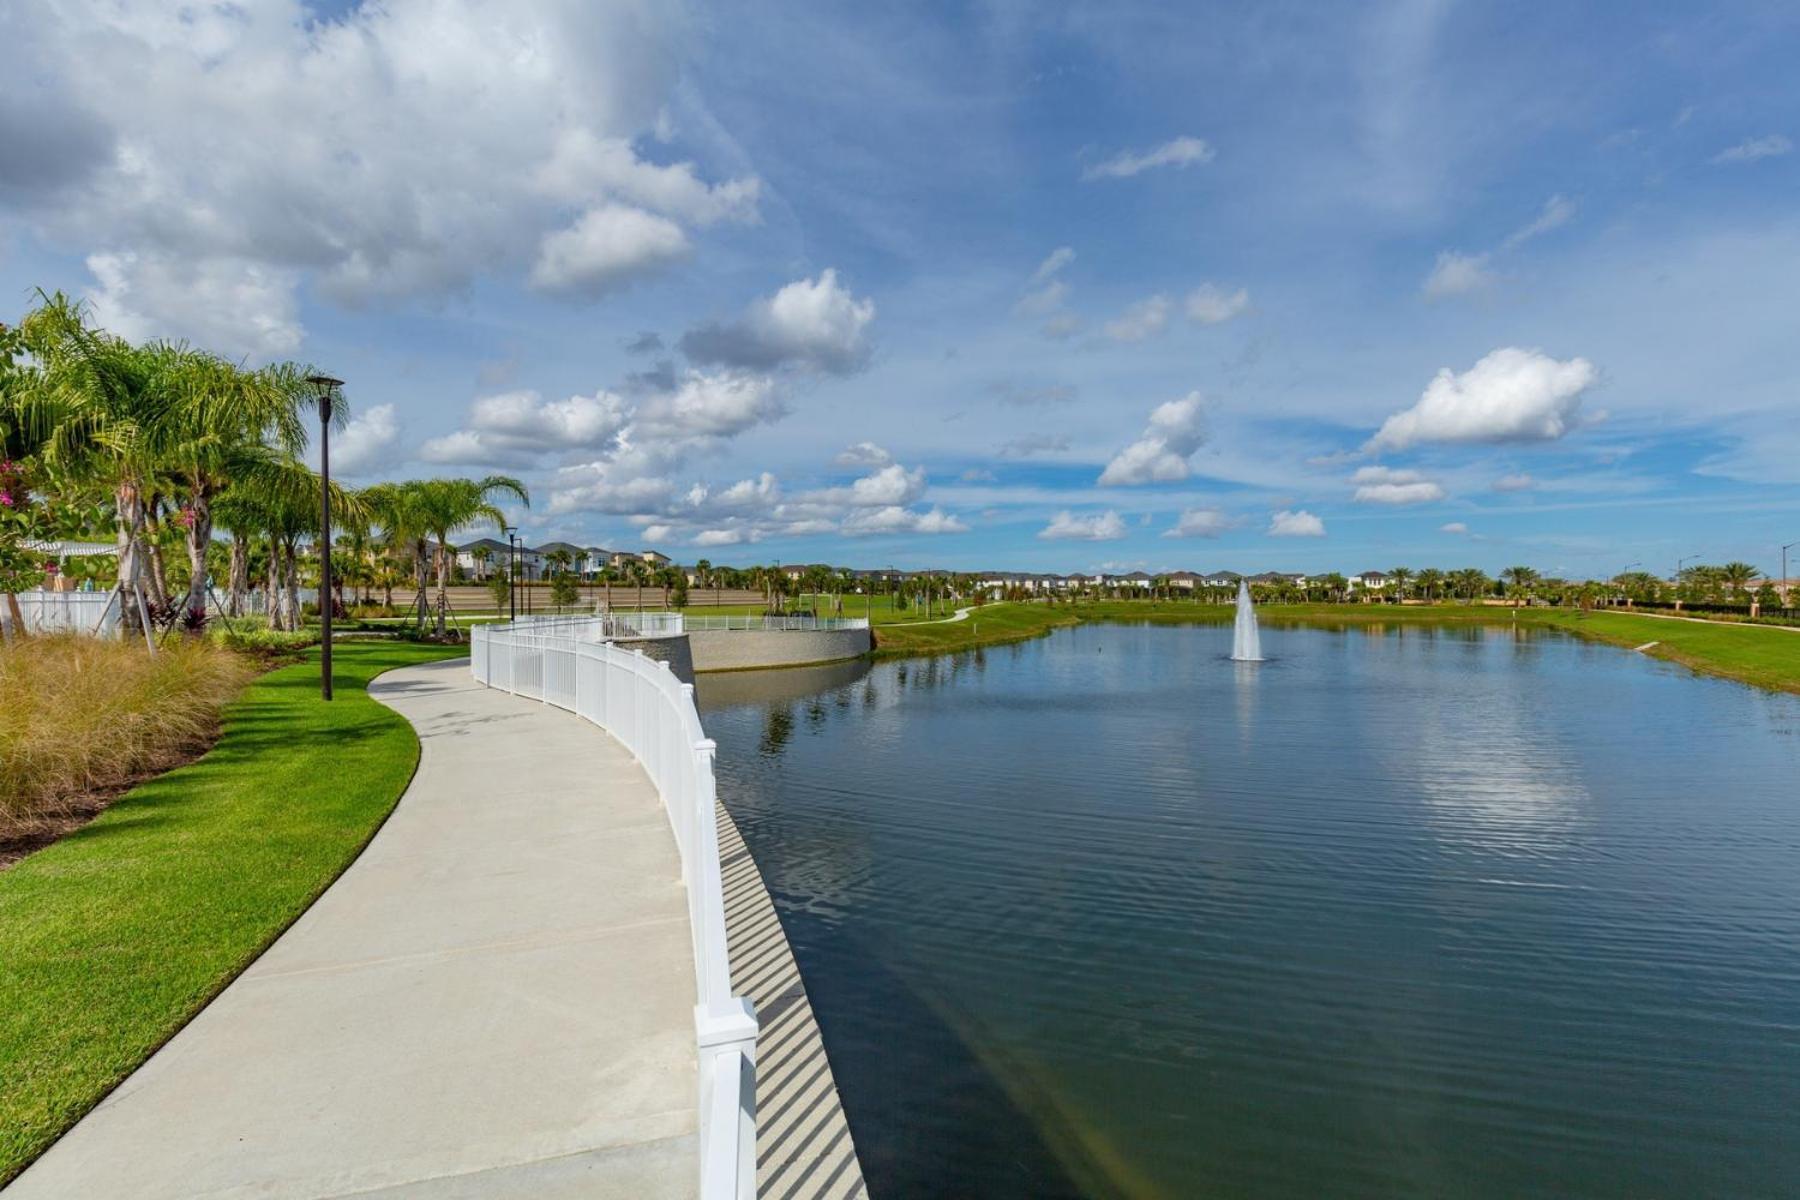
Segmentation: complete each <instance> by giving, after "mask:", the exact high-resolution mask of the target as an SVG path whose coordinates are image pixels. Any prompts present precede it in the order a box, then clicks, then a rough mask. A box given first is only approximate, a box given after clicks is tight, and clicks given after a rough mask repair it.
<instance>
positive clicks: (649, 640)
mask: <svg viewBox="0 0 1800 1200" xmlns="http://www.w3.org/2000/svg"><path fill="white" fill-rule="evenodd" d="M613 644H614V645H616V646H618V648H619V649H621V650H642V651H643V652H644V657H645V658H654V659H655V660H656V661H657V662H666V663H668V664H669V669H670V670H671V671H673V672H675V678H677V679H679V680H681V681H682V682H683V683H692V682H694V659H693V654H692V648H691V647H690V646H689V645H688V635H687V634H685V633H677V634H671V635H669V636H667V637H640V638H619V639H618V640H617V641H616V642H614V643H613Z"/></svg>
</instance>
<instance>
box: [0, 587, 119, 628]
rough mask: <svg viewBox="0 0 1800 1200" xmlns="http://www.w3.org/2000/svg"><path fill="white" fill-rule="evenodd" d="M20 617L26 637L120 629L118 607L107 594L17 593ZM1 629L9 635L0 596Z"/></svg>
mask: <svg viewBox="0 0 1800 1200" xmlns="http://www.w3.org/2000/svg"><path fill="white" fill-rule="evenodd" d="M18 600H19V615H20V616H22V617H24V618H25V631H26V632H27V633H96V632H97V633H100V634H103V635H104V634H110V633H112V631H113V630H115V629H117V628H118V626H119V606H118V604H117V603H115V602H114V601H113V597H112V593H111V592H110V591H107V592H43V591H30V592H20V593H19V594H18ZM0 628H4V629H5V631H6V632H7V633H11V632H12V613H11V610H10V609H9V608H8V607H7V605H6V599H5V597H3V596H0Z"/></svg>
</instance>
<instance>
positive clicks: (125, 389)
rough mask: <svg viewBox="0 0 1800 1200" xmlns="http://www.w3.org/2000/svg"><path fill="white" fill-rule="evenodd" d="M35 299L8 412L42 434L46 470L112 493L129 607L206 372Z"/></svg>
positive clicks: (184, 353)
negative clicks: (175, 444)
mask: <svg viewBox="0 0 1800 1200" xmlns="http://www.w3.org/2000/svg"><path fill="white" fill-rule="evenodd" d="M37 295H38V306H37V307H36V308H34V309H33V310H32V311H31V312H30V313H28V314H26V317H25V320H24V321H23V322H22V323H21V325H20V338H21V342H22V344H23V345H24V347H25V348H26V349H27V350H28V351H29V352H30V353H31V356H32V358H33V359H34V360H35V361H36V363H37V364H38V370H37V371H36V372H34V373H33V374H32V375H30V376H29V377H28V379H27V380H26V381H25V382H24V383H23V385H22V386H20V387H19V388H18V390H17V392H16V395H15V403H16V405H17V407H18V410H19V415H20V418H21V420H22V422H23V423H24V424H27V425H30V426H32V427H34V428H36V429H38V430H40V431H41V433H42V435H43V442H44V449H43V459H44V462H45V463H46V464H47V465H49V466H51V467H52V468H57V469H60V470H63V471H65V472H67V473H68V474H69V475H70V476H72V477H75V478H78V479H80V480H81V481H83V482H87V483H91V484H94V485H96V486H101V487H104V488H106V489H107V490H108V491H109V492H111V494H112V497H113V507H114V514H115V522H116V525H117V530H118V533H117V539H118V564H119V565H118V583H119V587H120V588H121V589H122V591H123V593H124V595H125V596H126V597H128V598H129V597H134V596H136V595H137V594H138V590H139V588H140V587H141V586H142V582H143V579H144V557H145V556H144V550H145V546H144V534H145V526H146V522H147V521H148V520H149V519H150V518H151V515H152V514H151V507H152V502H153V498H154V494H155V490H156V482H157V479H156V476H157V471H158V470H159V469H160V468H161V467H162V466H163V465H164V459H165V455H166V453H167V451H168V450H169V449H170V440H171V439H170V436H169V435H170V432H171V429H172V427H173V426H174V425H176V424H177V421H176V414H178V413H179V412H181V411H182V409H183V408H184V407H185V405H184V398H185V397H186V396H187V395H188V394H189V393H190V392H191V390H192V388H193V387H194V386H195V384H196V382H197V376H199V375H202V374H204V373H206V372H205V366H206V365H207V364H205V363H204V362H203V358H204V356H201V355H198V354H196V353H195V352H193V351H190V350H189V349H187V348H186V347H185V346H180V345H175V344H172V343H167V342H152V343H149V344H147V345H144V346H134V345H132V344H131V343H129V342H127V341H125V340H124V339H123V338H119V337H114V336H113V335H112V334H109V333H106V332H105V331H103V330H100V329H96V328H93V327H92V326H90V324H89V323H88V318H89V311H88V308H87V306H86V305H85V304H81V303H77V302H75V301H72V300H70V299H69V298H68V297H67V296H65V295H64V294H63V293H61V292H57V293H55V294H54V295H49V294H46V293H44V292H42V291H39V292H38V294H37ZM137 618H138V614H137V611H136V609H135V608H134V607H133V606H132V605H131V604H130V603H126V604H125V605H124V625H125V628H126V629H128V630H133V629H136V628H137V626H138V619H137Z"/></svg>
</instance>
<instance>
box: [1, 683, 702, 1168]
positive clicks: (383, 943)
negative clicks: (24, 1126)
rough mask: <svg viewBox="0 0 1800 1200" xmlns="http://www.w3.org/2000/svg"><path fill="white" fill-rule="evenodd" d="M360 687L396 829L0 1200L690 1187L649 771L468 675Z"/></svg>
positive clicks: (678, 895)
mask: <svg viewBox="0 0 1800 1200" xmlns="http://www.w3.org/2000/svg"><path fill="white" fill-rule="evenodd" d="M370 692H371V694H373V695H375V696H376V697H377V698H378V699H380V700H381V701H382V702H383V703H386V704H389V705H391V706H392V707H394V708H395V709H397V710H399V711H400V712H401V713H403V714H405V715H406V717H407V718H408V719H409V720H411V721H412V723H413V724H414V726H415V727H416V728H417V729H418V731H419V737H420V741H421V742H422V744H423V755H422V758H421V761H420V765H419V773H418V775H417V776H416V777H415V778H414V780H413V782H412V786H411V787H410V788H408V789H407V792H406V795H405V797H404V798H403V799H402V800H401V802H400V806H399V808H398V809H397V810H396V811H395V813H394V815H393V816H392V817H391V818H390V819H389V821H388V822H387V824H386V825H385V826H384V827H383V828H382V830H381V832H380V833H379V834H378V835H377V836H376V838H375V840H374V841H373V842H372V843H371V844H370V846H369V848H368V849H367V850H366V851H364V853H363V854H362V856H361V857H360V858H358V859H357V861H356V862H355V864H354V865H352V866H351V868H350V869H349V871H347V872H346V873H345V874H344V876H343V877H342V878H341V879H339V880H338V881H337V883H336V884H334V885H333V886H332V888H331V889H330V890H329V891H328V892H326V894H325V895H324V896H323V897H322V898H321V899H320V900H319V902H318V903H317V904H315V905H314V906H313V907H312V908H311V909H310V910H309V911H308V912H307V913H306V914H305V915H304V916H303V917H301V919H300V920H299V921H298V922H296V923H295V924H294V926H293V927H292V928H291V929H289V930H288V932H287V933H286V934H284V935H283V936H282V938H281V939H280V940H279V941H278V942H276V944H275V945H274V946H273V947H271V948H270V949H269V951H268V952H267V953H266V954H264V955H263V956H262V958H260V959H259V960H258V961H257V962H256V963H255V964H254V965H252V966H251V967H250V969H249V970H248V971H246V972H245V973H244V974H243V975H242V976H240V977H239V978H238V979H237V980H236V982H234V983H233V984H232V985H231V986H230V987H229V988H227V989H226V990H225V991H224V992H223V993H222V994H221V995H220V996H219V997H218V999H216V1000H214V1001H213V1003H212V1004H211V1005H209V1006H208V1007H207V1008H206V1010H205V1011H204V1012H202V1013H201V1014H200V1015H199V1016H198V1017H197V1018H195V1020H194V1021H193V1022H192V1023H191V1024H189V1025H188V1026H187V1028H186V1029H184V1030H182V1031H181V1033H180V1034H179V1035H177V1036H176V1037H175V1038H174V1039H173V1040H172V1041H170V1042H169V1044H168V1045H167V1046H165V1047H163V1049H162V1050H160V1051H159V1052H158V1053H157V1054H156V1055H155V1056H154V1057H152V1058H151V1059H150V1061H149V1062H147V1063H146V1064H145V1065H144V1066H143V1067H142V1068H141V1069H140V1070H138V1071H137V1072H136V1073H135V1074H134V1075H132V1076H131V1077H130V1078H129V1079H128V1080H126V1082H125V1083H124V1084H123V1085H121V1086H120V1087H119V1088H118V1089H117V1090H116V1091H115V1092H114V1093H113V1094H112V1095H111V1096H109V1097H107V1099H106V1100H105V1102H103V1103H102V1104H101V1105H100V1106H99V1107H98V1108H96V1109H95V1110H94V1111H93V1112H92V1113H90V1114H88V1116H87V1117H86V1118H85V1119H84V1120H82V1121H81V1123H80V1124H78V1125H77V1126H76V1127H75V1128H74V1129H73V1130H71V1131H70V1132H69V1133H68V1134H67V1135H66V1136H65V1137H64V1138H63V1139H62V1140H61V1141H60V1142H58V1143H57V1144H56V1145H55V1146H54V1147H52V1148H51V1150H50V1151H49V1153H47V1154H46V1155H44V1157H43V1158H41V1159H40V1160H39V1161H38V1162H37V1163H36V1164H34V1165H33V1166H32V1167H31V1168H30V1169H29V1170H27V1171H26V1172H25V1173H24V1174H23V1175H21V1176H20V1177H19V1178H18V1179H17V1180H16V1181H14V1183H13V1184H12V1186H11V1187H9V1188H8V1189H6V1192H5V1200H41V1198H45V1197H57V1198H75V1197H83V1198H85V1197H115V1196H116V1197H127V1196H129V1197H134V1198H139V1200H155V1198H159V1197H178V1196H179V1197H249V1196H256V1197H306V1198H318V1197H343V1196H359V1197H369V1196H374V1197H384V1198H400V1197H407V1198H424V1200H449V1198H457V1200H462V1198H465V1197H469V1198H473V1197H498V1196H505V1197H513V1196H520V1197H523V1196H530V1197H544V1198H549V1200H555V1198H558V1197H573V1196H583V1197H608V1196H617V1197H633V1198H638V1197H642V1198H646V1200H649V1198H654V1197H665V1196H672V1197H679V1196H692V1195H694V1194H695V1192H696V1190H697V1185H698V1179H697V1174H698V1149H697V1135H696V1128H697V1117H696V1103H697V1096H696V1092H697V1086H698V1085H697V1082H696V1073H695V1071H696V1068H695V1060H694V1024H693V1004H694V971H693V958H692V951H691V948H690V945H691V943H690V938H689V932H688V919H687V906H686V897H685V893H684V891H683V888H682V884H681V872H680V864H679V860H678V858H677V855H676V850H675V842H674V837H673V835H672V834H671V833H670V831H669V823H668V818H667V817H666V816H665V815H664V813H663V809H662V804H661V802H660V801H659V800H658V799H657V796H656V793H655V791H654V790H653V789H652V787H651V786H650V782H649V780H648V779H647V778H646V777H645V775H644V773H643V771H642V770H641V769H640V768H639V767H638V766H637V764H636V763H635V762H634V761H633V760H632V758H631V757H630V755H629V754H627V753H626V751H625V750H624V749H623V748H622V747H621V746H620V745H619V744H618V743H617V742H615V741H613V740H612V739H611V738H609V737H608V736H607V735H606V734H604V733H602V732H601V731H600V730H598V729H596V728H595V727H594V726H592V725H590V724H588V723H587V722H585V721H583V720H581V719H580V718H578V717H575V716H573V715H572V714H569V713H565V712H561V711H559V710H557V709H554V708H550V707H547V706H543V705H540V704H537V703H534V702H530V701H523V700H520V699H517V698H515V697H513V696H510V695H507V694H505V693H503V692H496V691H489V690H487V689H485V688H483V687H480V686H479V685H477V684H475V683H474V682H473V681H471V680H470V678H469V668H468V663H467V661H466V660H453V661H448V662H443V663H433V664H430V665H427V666H420V667H411V668H407V669H405V670H401V671H396V672H394V673H392V674H389V675H386V676H383V677H382V678H381V679H380V680H378V681H377V682H376V683H375V685H374V686H373V687H371V688H370Z"/></svg>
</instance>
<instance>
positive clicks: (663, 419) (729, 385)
mask: <svg viewBox="0 0 1800 1200" xmlns="http://www.w3.org/2000/svg"><path fill="white" fill-rule="evenodd" d="M786 411H787V409H786V407H785V406H784V405H783V404H782V402H781V399H780V397H779V396H778V395H777V393H776V390H775V381H774V380H772V379H770V378H769V377H768V376H766V375H753V374H750V373H748V372H744V371H719V372H706V371H689V372H688V373H687V374H686V375H685V376H683V377H682V378H681V379H679V380H678V381H677V383H676V387H675V389H674V390H673V391H670V392H662V393H658V394H656V395H653V396H651V397H650V398H649V399H648V400H646V401H645V402H644V403H643V404H642V405H641V406H640V407H639V409H638V412H637V419H636V421H635V423H634V426H633V428H634V430H635V431H636V432H637V433H639V434H640V435H643V436H647V437H650V438H662V439H671V440H678V441H686V440H690V439H696V438H726V437H734V436H736V435H737V434H740V433H743V432H744V431H745V430H747V429H750V428H752V427H753V426H756V425H761V424H764V423H766V422H769V421H773V420H775V419H776V418H778V417H780V416H782V415H783V414H784V413H785V412H786Z"/></svg>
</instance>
